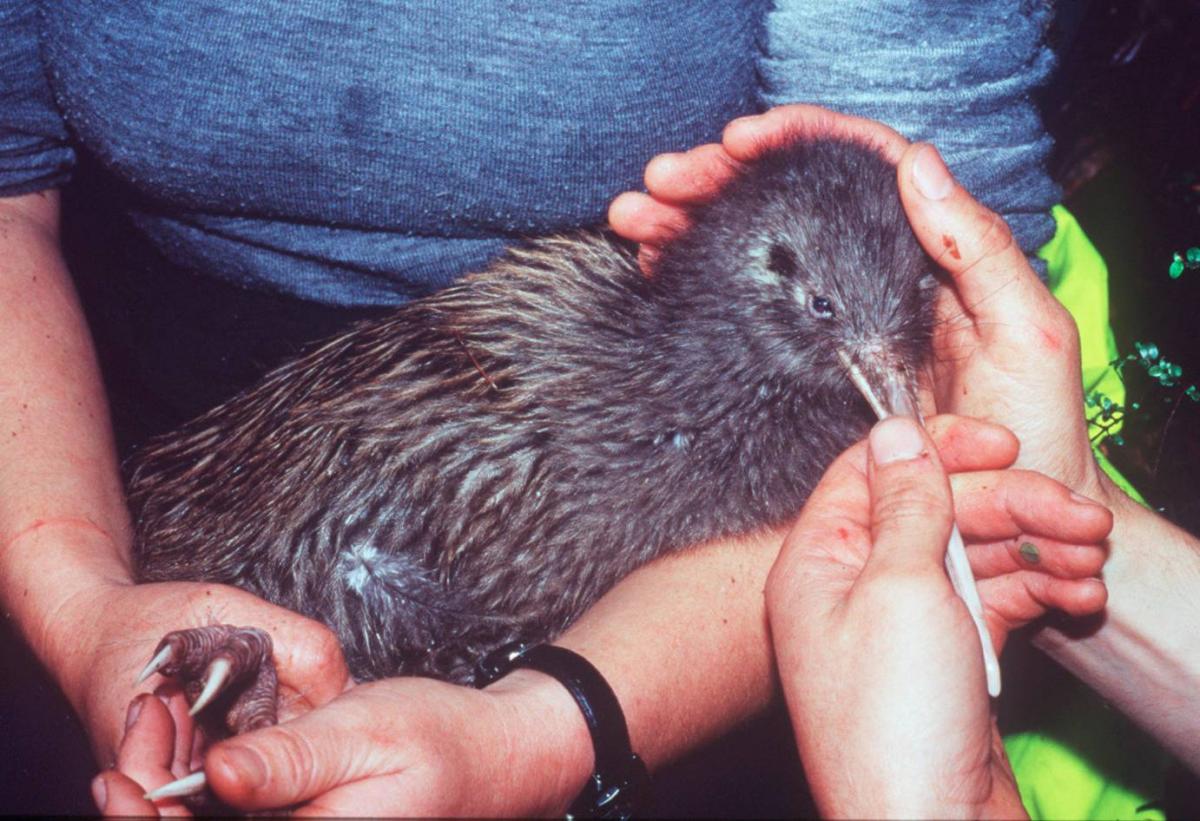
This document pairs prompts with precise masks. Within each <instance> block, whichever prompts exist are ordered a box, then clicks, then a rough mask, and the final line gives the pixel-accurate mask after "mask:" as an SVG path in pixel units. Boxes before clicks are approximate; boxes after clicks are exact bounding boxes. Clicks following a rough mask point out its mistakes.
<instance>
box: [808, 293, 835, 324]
mask: <svg viewBox="0 0 1200 821" xmlns="http://www.w3.org/2000/svg"><path fill="white" fill-rule="evenodd" d="M808 306H809V308H810V309H811V310H812V312H813V313H814V314H815V315H816V316H819V317H821V319H830V318H831V317H832V316H833V303H832V302H830V301H829V300H828V299H826V298H825V297H823V296H815V297H813V298H812V302H810V303H809V304H808Z"/></svg>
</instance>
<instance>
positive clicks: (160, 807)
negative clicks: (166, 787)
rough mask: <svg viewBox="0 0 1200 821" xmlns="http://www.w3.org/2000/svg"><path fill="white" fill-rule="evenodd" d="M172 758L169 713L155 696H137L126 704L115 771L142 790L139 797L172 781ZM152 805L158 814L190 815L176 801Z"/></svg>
mask: <svg viewBox="0 0 1200 821" xmlns="http://www.w3.org/2000/svg"><path fill="white" fill-rule="evenodd" d="M174 756H175V722H174V720H173V719H172V717H171V712H170V711H169V710H168V709H167V707H166V705H165V704H163V703H162V701H161V700H160V699H159V698H158V697H156V696H153V695H150V694H149V693H146V694H143V695H141V696H138V697H137V698H136V699H134V701H133V703H131V704H130V705H129V713H128V716H127V718H126V730H125V738H124V739H122V740H121V746H120V748H119V749H118V751H117V767H116V769H117V770H118V771H120V773H121V774H123V775H124V776H126V777H127V778H129V779H132V780H133V781H134V782H136V783H137V784H138V785H139V786H140V787H141V788H142V792H141V795H145V793H146V792H148V791H149V790H153V789H155V788H156V787H161V786H162V785H163V784H167V783H169V782H171V781H174V780H175V778H176V776H175V774H174V773H173V772H172V770H171V765H172V762H173V759H174ZM110 783H111V782H110ZM122 789H123V788H122ZM110 806H111V800H110ZM154 806H155V808H156V810H157V812H158V813H159V814H162V815H189V814H190V813H188V811H187V808H186V807H185V806H184V805H183V804H182V803H180V802H179V801H178V800H177V799H164V800H161V801H158V802H154Z"/></svg>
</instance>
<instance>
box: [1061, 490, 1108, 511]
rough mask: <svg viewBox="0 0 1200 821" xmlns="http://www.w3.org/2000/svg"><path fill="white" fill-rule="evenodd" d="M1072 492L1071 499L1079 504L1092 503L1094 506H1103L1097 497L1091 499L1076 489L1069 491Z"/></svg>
mask: <svg viewBox="0 0 1200 821" xmlns="http://www.w3.org/2000/svg"><path fill="white" fill-rule="evenodd" d="M1068 492H1069V493H1070V494H1071V501H1072V502H1074V503H1075V504H1077V505H1092V506H1093V507H1102V505H1101V504H1100V503H1099V502H1097V501H1096V500H1095V499H1089V498H1088V497H1086V496H1081V495H1079V494H1078V493H1076V492H1075V491H1073V490H1072V491H1068Z"/></svg>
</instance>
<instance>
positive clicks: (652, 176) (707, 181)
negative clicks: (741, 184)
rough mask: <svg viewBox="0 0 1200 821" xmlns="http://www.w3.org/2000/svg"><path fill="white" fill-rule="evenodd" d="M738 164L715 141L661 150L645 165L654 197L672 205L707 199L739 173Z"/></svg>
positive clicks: (648, 187) (648, 183) (705, 200)
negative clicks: (675, 150)
mask: <svg viewBox="0 0 1200 821" xmlns="http://www.w3.org/2000/svg"><path fill="white" fill-rule="evenodd" d="M739 168H740V166H739V164H738V163H737V162H736V161H734V159H733V158H732V157H730V156H729V154H728V153H727V152H726V151H725V149H724V148H723V147H722V146H720V145H718V144H716V143H708V144H706V145H701V146H697V147H696V148H693V149H692V150H691V151H688V152H686V153H671V154H659V155H658V156H657V157H655V158H654V159H652V160H650V162H649V163H648V164H647V165H646V176H645V183H646V190H648V191H649V192H650V195H651V196H652V197H654V199H656V200H659V201H660V202H665V203H669V204H672V205H694V204H697V203H703V202H708V201H709V200H711V199H713V198H714V197H715V196H716V195H717V193H718V192H719V191H720V190H721V188H722V187H724V186H725V184H726V183H728V182H729V181H730V180H731V179H733V178H734V176H736V175H737V173H738V170H739Z"/></svg>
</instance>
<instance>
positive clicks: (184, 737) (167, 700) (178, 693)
mask: <svg viewBox="0 0 1200 821" xmlns="http://www.w3.org/2000/svg"><path fill="white" fill-rule="evenodd" d="M154 695H155V696H157V697H158V699H159V700H160V701H162V702H163V703H164V704H165V705H166V707H167V712H168V713H169V714H170V716H171V722H172V724H173V725H174V727H175V745H174V749H173V752H172V755H171V772H172V774H173V775H174V776H175V778H183V777H184V776H185V775H188V774H190V773H191V772H192V771H193V770H194V769H195V767H194V766H193V765H192V748H193V746H194V744H195V740H196V739H195V729H196V725H195V721H194V720H193V719H192V716H191V715H189V705H188V701H187V697H186V696H184V694H183V690H182V689H181V688H180V686H179V685H178V684H175V683H174V682H171V683H168V684H163V685H161V686H159V687H157V688H156V689H155V690H154Z"/></svg>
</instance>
